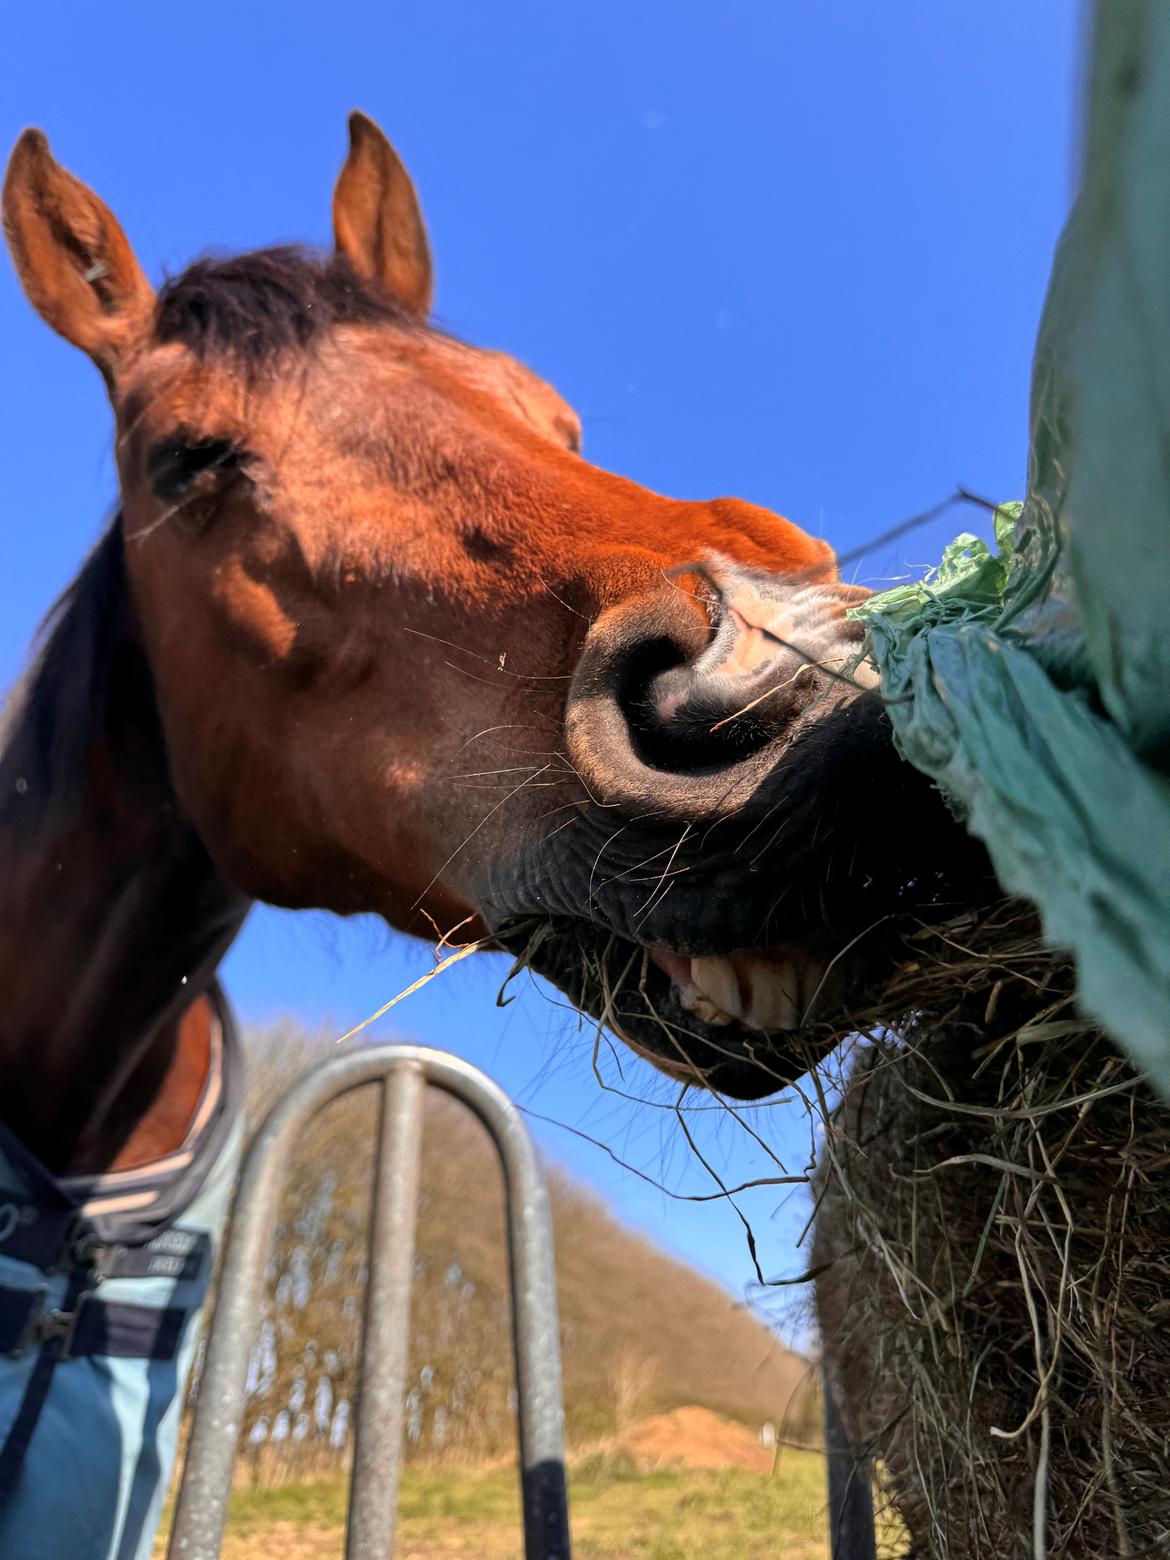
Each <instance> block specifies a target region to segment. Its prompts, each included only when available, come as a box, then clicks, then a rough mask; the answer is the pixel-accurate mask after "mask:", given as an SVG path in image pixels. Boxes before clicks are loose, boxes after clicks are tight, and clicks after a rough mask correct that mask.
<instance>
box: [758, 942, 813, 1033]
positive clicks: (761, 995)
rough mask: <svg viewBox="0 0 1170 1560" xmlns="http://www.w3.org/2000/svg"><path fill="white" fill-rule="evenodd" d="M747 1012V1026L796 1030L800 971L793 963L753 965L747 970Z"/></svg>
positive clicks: (798, 1015) (799, 1020) (798, 1010)
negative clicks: (748, 994) (748, 993)
mask: <svg viewBox="0 0 1170 1560" xmlns="http://www.w3.org/2000/svg"><path fill="white" fill-rule="evenodd" d="M748 983H749V985H748V989H749V991H750V997H749V999H748V1008H747V1013H746V1014H745V1015H744V1023H745V1024H746V1025H747V1026H748V1028H749V1029H799V1027H800V1023H801V1018H802V1013H801V1001H800V996H801V992H800V974H799V971H798V969H797V966H796V964H795V963H794V962H793V961H792V960H791V959H788V960H785V962H784V963H783V964H777V965H767V964H757V965H754V966H753V967H752V968H751V969H750V971H749V972H748Z"/></svg>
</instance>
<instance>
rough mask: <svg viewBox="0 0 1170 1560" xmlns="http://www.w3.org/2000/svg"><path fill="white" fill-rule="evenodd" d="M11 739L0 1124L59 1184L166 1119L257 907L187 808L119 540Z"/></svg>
mask: <svg viewBox="0 0 1170 1560" xmlns="http://www.w3.org/2000/svg"><path fill="white" fill-rule="evenodd" d="M7 727H8V729H7V733H6V735H5V736H4V737H3V738H0V749H2V751H0V993H2V995H3V1001H2V1002H0V1078H2V1079H3V1084H2V1087H0V1102H2V1104H0V1111H2V1114H3V1118H4V1121H5V1123H6V1125H7V1126H8V1127H9V1128H10V1129H11V1130H12V1131H14V1132H15V1133H16V1134H17V1135H18V1136H19V1137H20V1138H21V1140H22V1141H23V1142H24V1143H25V1145H26V1146H27V1147H28V1148H30V1149H31V1150H32V1151H33V1152H34V1153H36V1154H37V1155H38V1157H40V1158H41V1159H42V1160H43V1161H44V1162H45V1163H46V1164H47V1165H49V1166H50V1168H52V1169H54V1170H56V1171H59V1172H60V1171H66V1170H74V1171H76V1170H83V1169H84V1170H96V1169H102V1168H106V1167H107V1166H109V1165H111V1164H114V1163H117V1162H118V1156H119V1153H120V1151H121V1150H122V1149H123V1148H124V1146H125V1145H126V1143H127V1141H128V1140H129V1139H130V1138H131V1137H133V1136H134V1134H135V1129H136V1128H138V1127H139V1126H140V1124H141V1123H142V1122H143V1120H144V1118H145V1117H146V1116H147V1115H148V1114H149V1113H150V1112H151V1111H152V1110H155V1109H157V1108H158V1107H159V1104H160V1100H159V1095H160V1092H161V1093H165V1092H166V1082H167V1080H168V1078H169V1077H173V1076H174V1074H175V1067H174V1065H173V1064H174V1060H175V1047H176V1045H177V1044H178V1043H179V1041H180V1040H181V1037H182V1036H183V1034H184V1032H185V1030H190V1031H192V1033H193V1034H195V1033H196V1032H197V1030H198V1027H199V1026H197V1025H186V1026H185V1025H184V1024H183V1023H182V1021H181V1020H182V1015H183V1013H184V1011H185V1010H186V1009H187V1008H188V1007H189V1005H190V1003H191V1001H192V999H193V998H194V997H195V996H196V994H197V993H199V992H201V991H202V990H203V988H204V987H205V986H206V985H207V982H208V980H209V979H210V977H211V974H212V972H213V971H214V969H215V967H216V965H217V964H218V963H219V960H220V959H221V958H222V956H223V954H224V952H225V951H226V949H227V947H228V945H229V943H230V942H231V940H232V938H233V937H234V936H235V933H236V932H237V930H238V929H239V926H240V923H241V921H242V920H243V917H244V915H245V913H246V911H247V903H248V902H247V900H245V899H244V898H243V897H242V896H241V895H240V894H239V893H238V892H237V891H236V890H235V889H233V888H231V887H230V886H229V885H228V884H227V883H225V882H224V880H223V879H222V878H221V877H220V876H219V875H218V873H217V872H216V870H215V868H214V866H213V865H212V862H211V860H210V858H209V856H208V855H207V852H206V850H205V849H204V848H203V845H202V843H201V841H200V840H199V838H198V836H197V835H196V833H195V831H194V829H193V828H192V827H191V825H190V824H189V823H188V822H187V821H186V819H185V818H184V817H183V815H182V812H181V810H180V808H179V805H178V803H177V800H176V798H175V794H174V790H173V787H172V785H171V781H170V776H169V772H168V766H167V757H166V749H165V746H164V743H163V737H162V731H161V727H160V724H159V719H158V714H157V709H156V705H155V698H154V690H153V686H152V683H151V679H150V673H149V668H148V666H147V663H146V660H145V657H144V655H143V653H142V651H141V649H140V646H139V643H138V639H137V631H136V625H135V622H134V614H133V610H132V606H131V603H130V599H129V593H128V590H127V586H126V580H125V573H124V568H123V558H122V541H121V534H120V529H119V528H118V527H117V526H115V527H113V528H112V530H111V531H110V532H109V533H107V535H106V537H105V538H104V539H103V540H102V542H101V543H100V544H99V546H98V548H97V549H96V550H95V552H94V554H93V555H92V557H91V558H90V560H89V562H88V563H87V565H86V567H85V569H84V570H83V571H82V574H81V575H80V576H79V578H78V580H77V582H76V583H75V585H74V586H73V588H72V590H71V591H70V592H69V593H68V594H67V596H66V597H65V598H64V599H63V602H62V603H61V605H60V606H59V608H58V611H57V615H56V621H55V623H54V626H53V628H52V631H51V633H50V634H49V636H48V638H47V640H46V642H45V646H44V649H43V651H42V653H41V655H40V658H39V660H38V662H37V665H36V666H35V668H34V670H33V672H32V673H31V674H30V676H29V677H28V678H27V680H26V684H25V687H24V690H23V691H22V692H21V693H20V694H19V695H18V697H17V699H16V703H15V709H14V711H13V713H12V714H11V715H10V716H9V717H8V719H7ZM164 1103H165V1102H164ZM155 1136H156V1137H157V1134H156V1135H155Z"/></svg>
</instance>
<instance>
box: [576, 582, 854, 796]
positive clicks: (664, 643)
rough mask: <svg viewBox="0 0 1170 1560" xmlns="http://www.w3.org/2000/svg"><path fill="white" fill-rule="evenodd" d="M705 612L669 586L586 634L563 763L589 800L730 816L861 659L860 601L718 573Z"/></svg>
mask: <svg viewBox="0 0 1170 1560" xmlns="http://www.w3.org/2000/svg"><path fill="white" fill-rule="evenodd" d="M708 579H709V581H710V583H711V586H712V595H711V597H710V598H709V599H708V601H707V604H706V610H705V611H704V610H699V609H697V603H696V601H695V600H694V599H693V598H685V597H683V596H682V595H681V594H680V593H679V592H678V591H672V592H669V593H665V594H656V595H655V596H654V597H652V598H642V599H641V600H640V601H639V602H636V603H633V602H632V603H628V604H625V605H623V606H620V607H615V608H613V609H611V611H610V612H609V613H607V614H605V616H603V617H602V618H600V619H598V621H597V622H596V623H595V624H594V625H593V627H592V628H591V629H590V631H589V634H588V636H587V638H586V641H585V645H584V647H583V650H582V654H581V658H580V661H579V662H578V666H577V671H576V673H575V675H574V678H573V683H572V686H571V688H570V693H569V700H568V705H567V708H566V716H565V731H566V737H567V741H568V746H569V754H570V757H571V758H572V760H573V763H574V765H575V766H576V768H577V771H578V773H579V774H580V775H581V777H582V779H583V780H585V782H586V784H587V785H588V786H589V788H590V792H591V794H592V795H593V796H594V798H595V799H601V800H605V801H609V802H613V803H617V804H622V803H628V804H631V805H634V804H636V805H639V806H641V805H646V806H651V807H654V808H656V809H657V810H659V811H663V810H664V811H666V812H671V811H678V812H680V813H688V812H689V813H691V814H692V815H693V814H694V812H696V811H698V810H700V809H703V810H705V811H706V812H707V814H708V815H709V816H715V815H718V816H723V815H726V814H730V813H731V812H732V811H734V810H735V808H736V807H738V806H740V805H743V804H744V803H745V802H746V801H747V799H748V798H749V797H750V796H751V795H752V794H753V790H754V787H756V786H757V785H758V784H759V783H760V781H761V780H762V778H763V776H764V774H765V773H766V772H767V770H768V769H769V768H770V766H771V764H772V762H773V757H772V755H773V754H775V753H778V751H779V745H781V744H783V743H786V742H787V741H789V740H790V738H791V734H792V731H793V728H794V726H795V724H796V723H797V722H798V721H799V720H800V718H801V717H802V716H803V715H804V713H805V712H806V711H807V710H809V709H810V708H811V707H812V706H813V705H814V704H819V703H821V702H823V701H824V700H825V699H826V698H827V699H829V700H830V702H836V700H837V699H838V698H839V697H840V696H841V694H842V692H843V691H844V687H845V685H844V684H843V683H840V682H837V683H835V682H834V680H833V678H834V674H835V673H836V672H837V671H838V670H840V671H841V672H843V673H844V675H845V677H846V681H848V667H849V665H850V664H851V663H852V662H855V661H856V660H857V658H858V654H859V650H860V640H861V633H862V631H861V628H860V626H859V625H857V624H854V623H852V622H850V621H848V620H847V619H846V616H845V613H846V610H847V609H848V607H850V606H853V605H856V603H857V602H858V600H859V599H860V598H861V595H862V593H861V592H859V591H857V590H855V589H854V588H853V587H848V586H839V585H833V584H816V585H808V584H806V583H805V582H804V581H802V580H796V581H791V580H785V579H783V578H779V577H776V576H768V575H761V574H759V573H757V572H753V571H749V570H745V569H740V568H737V567H735V566H733V565H723V564H720V566H719V568H718V569H714V568H712V569H711V570H710V571H709V574H708Z"/></svg>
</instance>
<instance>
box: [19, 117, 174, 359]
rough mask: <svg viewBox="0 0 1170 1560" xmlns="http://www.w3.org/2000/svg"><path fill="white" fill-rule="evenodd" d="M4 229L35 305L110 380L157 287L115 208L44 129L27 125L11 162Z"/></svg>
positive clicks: (25, 287) (148, 314)
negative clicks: (62, 159)
mask: <svg viewBox="0 0 1170 1560" xmlns="http://www.w3.org/2000/svg"><path fill="white" fill-rule="evenodd" d="M4 231H5V233H6V235H7V237H8V247H9V249H10V250H11V251H12V258H13V261H14V262H15V265H16V270H17V274H18V275H19V277H20V280H21V284H22V285H23V287H24V290H25V292H26V293H27V295H28V299H29V302H30V303H31V304H32V306H33V308H34V309H36V310H37V312H38V313H39V314H40V316H41V318H42V319H44V320H45V321H46V322H47V323H48V324H49V325H51V326H52V327H53V329H54V330H55V331H58V332H59V333H60V334H61V335H62V336H64V337H65V339H66V341H71V342H72V343H73V345H74V346H75V347H80V348H81V349H82V351H83V352H88V353H89V355H90V357H91V358H93V360H94V362H95V363H97V365H98V367H99V368H100V369H101V370H102V372H103V373H104V374H105V376H106V378H107V379H108V380H112V379H113V377H114V374H115V372H116V370H117V367H118V363H119V361H120V359H122V358H123V357H124V355H125V352H126V349H127V347H128V345H129V344H130V342H131V341H132V340H133V339H134V337H135V336H136V335H137V333H138V332H139V331H140V330H141V329H142V328H143V326H144V325H145V323H146V321H147V320H148V319H149V317H150V312H151V308H152V305H153V301H154V293H153V291H152V290H151V286H150V283H149V282H148V281H147V280H146V277H145V276H144V274H143V271H142V267H141V266H140V265H139V264H138V261H137V260H136V259H135V257H134V251H133V250H132V249H131V248H130V243H129V240H128V239H127V237H126V235H125V233H123V231H122V229H121V228H120V227H119V226H118V223H117V220H116V219H115V217H114V214H113V213H112V212H111V211H110V209H109V207H108V206H107V205H106V204H105V202H104V201H101V200H99V199H98V197H97V196H96V195H95V194H94V193H93V191H92V190H91V189H89V188H88V187H87V186H86V185H84V184H82V182H81V180H80V179H75V178H74V177H73V175H72V174H71V173H67V172H66V170H65V169H64V168H62V167H61V165H60V163H58V162H57V161H56V160H55V158H54V157H53V154H52V152H50V150H49V143H48V141H47V140H46V139H45V137H44V135H43V134H42V133H41V131H39V130H26V131H25V132H24V134H23V135H22V136H21V138H20V140H19V141H17V143H16V149H15V151H14V152H13V153H12V158H11V161H10V162H9V164H8V175H7V177H6V178H5V181H4Z"/></svg>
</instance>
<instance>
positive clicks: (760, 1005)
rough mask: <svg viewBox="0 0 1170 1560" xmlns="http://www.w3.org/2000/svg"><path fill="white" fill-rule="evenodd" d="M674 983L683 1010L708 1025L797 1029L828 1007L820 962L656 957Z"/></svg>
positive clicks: (672, 955) (794, 959) (745, 958)
mask: <svg viewBox="0 0 1170 1560" xmlns="http://www.w3.org/2000/svg"><path fill="white" fill-rule="evenodd" d="M653 958H654V961H655V963H657V964H658V965H659V967H660V968H661V969H662V970H664V971H665V972H666V973H667V974H668V975H669V976H670V978H671V984H672V985H673V987H674V990H675V995H676V996H677V998H678V1002H679V1005H680V1006H681V1007H683V1008H685V1009H686V1011H687V1012H688V1013H693V1014H694V1016H695V1017H696V1018H698V1019H701V1020H702V1021H703V1023H705V1024H717V1025H726V1024H742V1025H744V1026H745V1028H748V1029H759V1030H786V1029H799V1028H800V1027H801V1026H802V1025H803V1024H807V1023H810V1022H811V1021H812V1020H813V1019H814V1018H815V1017H816V1015H817V1013H818V1012H819V1011H820V1009H821V1008H822V1006H823V1005H824V999H825V995H826V993H825V990H824V986H825V984H826V981H825V965H824V962H823V961H822V960H820V959H796V958H775V959H754V958H749V957H747V956H746V955H743V954H736V955H734V956H733V957H731V958H716V957H711V956H708V957H705V958H695V959H689V960H688V959H684V958H682V957H680V956H679V955H676V954H665V953H659V952H655V953H654V955H653Z"/></svg>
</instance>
